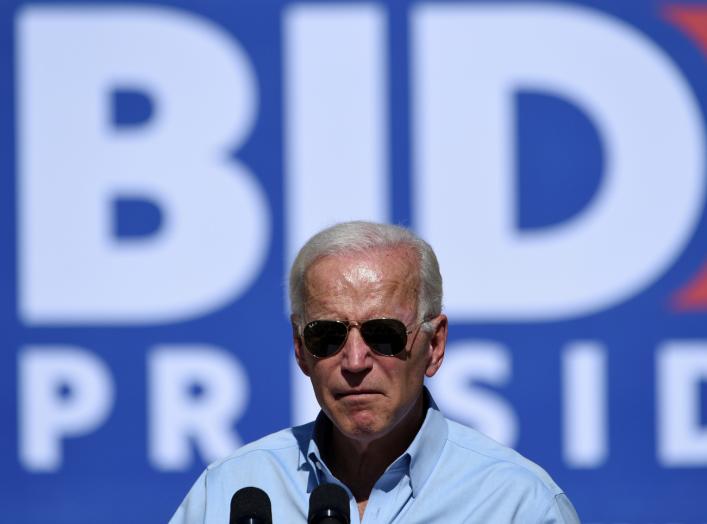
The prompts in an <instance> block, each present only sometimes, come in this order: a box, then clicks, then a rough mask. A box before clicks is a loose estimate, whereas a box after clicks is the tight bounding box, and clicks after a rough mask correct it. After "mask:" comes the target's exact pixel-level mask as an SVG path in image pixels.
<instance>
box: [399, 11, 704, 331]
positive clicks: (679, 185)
mask: <svg viewBox="0 0 707 524" xmlns="http://www.w3.org/2000/svg"><path fill="white" fill-rule="evenodd" d="M412 38H413V53H412V56H413V79H414V83H413V87H414V93H413V95H414V96H413V117H414V119H415V121H414V124H415V125H414V135H413V136H414V143H413V151H414V153H415V154H414V159H413V172H414V183H415V191H414V195H415V197H416V200H415V205H414V207H413V210H414V211H415V213H416V218H415V224H416V226H417V228H418V229H419V231H420V232H421V233H422V235H423V236H424V237H425V238H427V239H428V240H429V241H430V242H431V243H432V244H433V245H434V246H435V247H436V249H437V253H438V255H439V259H440V264H441V266H442V267H443V268H444V272H445V275H444V276H445V284H447V286H446V289H447V290H448V293H447V295H446V297H445V303H446V308H447V311H448V313H449V315H450V316H451V317H453V318H454V319H456V320H458V321H479V320H488V319H493V320H514V321H518V320H520V321H534V320H542V319H555V318H562V317H571V316H576V315H583V314H587V313H590V312H594V311H598V310H602V309H604V308H606V307H608V306H611V305H613V304H616V303H619V302H620V301H622V300H625V299H627V298H629V297H630V296H632V294H634V293H636V292H638V291H640V290H641V289H643V288H644V287H645V286H647V285H649V284H650V283H651V282H653V281H654V279H656V278H657V277H658V276H659V275H660V274H661V272H663V271H664V270H665V269H666V268H667V267H669V266H670V264H671V263H672V262H673V260H674V259H675V257H676V256H677V255H678V254H679V253H681V251H682V249H683V247H684V245H685V244H686V242H687V241H688V240H689V239H690V237H691V235H692V233H693V230H694V227H695V225H696V222H697V220H698V219H699V217H700V215H701V212H702V202H703V186H704V180H703V179H704V166H705V164H704V141H705V136H704V130H703V128H702V122H701V118H702V117H701V115H702V113H701V111H700V109H699V107H698V105H697V103H696V101H695V98H694V95H693V94H692V92H691V91H690V88H689V86H688V84H687V83H686V81H685V80H684V78H683V77H682V75H681V73H680V71H679V70H678V69H677V68H676V67H675V65H674V64H673V63H672V62H671V61H670V59H669V58H668V56H667V55H666V54H665V53H664V52H663V51H662V50H661V49H660V48H658V47H657V46H655V44H653V43H652V42H651V41H650V40H648V39H647V38H646V37H645V36H644V35H642V34H641V33H640V32H638V31H636V30H635V29H633V28H632V27H630V26H629V25H627V24H625V23H623V22H620V21H618V20H616V19H614V18H611V17H609V16H606V15H603V14H600V13H599V12H595V11H591V10H589V9H586V8H581V7H575V6H568V5H567V6H562V5H542V4H539V5H532V4H530V5H526V4H523V5H520V4H518V5H516V4H512V5H501V6H496V5H491V4H480V5H469V4H446V5H445V4H432V3H430V4H424V5H422V6H420V7H418V8H416V9H415V11H414V13H413V26H412ZM524 89H529V90H533V91H537V92H543V93H547V94H551V95H554V96H558V97H561V98H563V99H565V100H567V101H569V102H570V103H572V104H573V105H575V106H576V107H577V108H579V109H580V110H582V111H583V112H584V113H585V114H586V116H587V117H588V118H589V119H590V120H591V121H592V122H593V124H594V126H595V128H596V130H597V132H598V134H599V136H600V139H601V141H602V146H603V150H604V158H605V171H604V173H603V177H602V185H601V186H600V188H599V190H598V192H597V194H596V195H595V197H594V198H593V200H592V201H591V202H590V203H589V204H588V205H587V206H586V207H585V208H584V209H582V211H581V212H579V213H578V214H577V215H575V216H574V217H572V219H570V220H567V221H566V222H564V223H562V224H558V225H556V226H553V227H548V228H544V229H541V230H536V231H529V232H521V231H519V230H518V229H517V227H516V223H515V216H516V209H515V202H516V193H515V192H516V187H515V184H514V179H515V177H514V175H515V173H514V166H515V162H516V159H517V157H516V154H515V150H514V136H515V132H514V125H513V123H514V120H515V119H514V114H513V111H514V100H515V98H514V97H515V95H516V94H517V93H518V92H519V91H522V90H524ZM567 176H568V177H571V176H572V173H567Z"/></svg>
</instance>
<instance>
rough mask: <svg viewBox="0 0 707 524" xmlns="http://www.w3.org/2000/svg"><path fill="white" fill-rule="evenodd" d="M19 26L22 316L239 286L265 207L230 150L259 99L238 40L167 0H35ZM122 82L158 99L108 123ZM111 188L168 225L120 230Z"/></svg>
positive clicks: (166, 314)
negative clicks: (126, 235) (144, 116)
mask: <svg viewBox="0 0 707 524" xmlns="http://www.w3.org/2000/svg"><path fill="white" fill-rule="evenodd" d="M17 35H18V43H17V44H18V45H17V48H18V55H17V63H18V95H19V98H20V103H19V109H18V111H19V117H18V123H19V128H18V143H19V212H20V215H19V216H20V220H19V232H18V236H19V238H20V283H19V284H20V293H19V302H20V312H21V315H22V319H23V321H25V322H28V323H43V324H51V323H61V324H71V323H80V324H87V323H111V324H116V323H132V324H135V323H138V324H139V323H155V322H168V321H175V320H183V319H188V318H192V317H194V316H198V315H200V314H204V313H206V312H209V311H211V310H212V309H214V308H217V307H220V306H221V305H222V304H223V303H224V302H227V301H229V300H232V299H233V298H234V297H235V296H236V295H238V294H239V293H241V292H243V291H244V290H245V289H246V288H247V286H248V285H249V284H250V283H251V281H252V280H253V278H254V277H255V276H256V275H257V272H258V271H259V269H260V265H261V262H262V259H263V256H264V254H265V250H266V247H267V245H268V242H269V238H270V223H269V221H270V217H269V212H268V210H267V207H266V202H265V197H264V194H263V191H262V188H261V187H260V185H259V183H258V182H257V181H256V179H255V177H254V176H253V174H252V173H251V172H250V171H249V170H248V168H247V167H246V166H245V165H243V164H242V163H240V162H238V161H237V160H234V159H233V158H232V155H233V152H234V151H235V150H236V149H237V148H238V147H239V146H240V145H241V144H242V143H243V142H244V141H245V140H246V138H247V137H248V134H249V133H250V131H251V129H252V127H253V122H254V119H255V114H256V106H257V91H256V89H257V88H256V81H255V77H254V72H253V69H252V67H251V65H250V63H249V61H248V58H247V57H246V55H245V54H244V52H243V51H242V50H241V48H240V46H239V45H238V44H237V43H236V42H234V41H233V40H232V39H231V38H230V37H228V36H227V35H225V34H224V33H223V32H222V31H221V30H220V29H219V28H218V27H217V26H215V25H213V24H210V23H209V22H208V21H205V20H202V19H199V18H197V17H195V16H194V15H191V14H189V13H186V12H180V11H177V10H174V9H170V8H164V7H161V8H155V7H104V6H101V7H91V6H80V7H79V6H76V7H65V6H62V7H55V6H29V7H25V8H23V9H22V10H21V11H20V13H19V15H18V22H17ZM124 88H128V89H132V90H136V91H138V92H140V93H144V94H145V96H147V97H148V99H149V100H151V101H152V106H153V112H152V116H151V118H149V120H147V121H146V122H145V123H143V124H142V125H139V126H137V125H136V126H130V127H125V126H123V127H114V126H112V124H111V122H112V120H111V111H110V109H111V104H110V102H111V100H112V98H111V96H112V95H113V94H114V93H115V92H116V90H119V89H124ZM119 197H131V198H136V197H137V198H142V199H145V200H148V201H149V202H152V203H154V204H155V205H156V206H157V207H158V209H160V211H161V215H162V217H163V220H162V224H161V227H160V228H159V229H158V230H157V231H156V232H155V233H153V234H152V235H150V236H144V237H139V238H138V239H137V240H135V239H132V240H130V241H128V240H125V239H123V240H119V239H117V238H115V237H113V236H112V235H111V230H112V225H113V224H112V222H111V213H110V210H111V204H112V203H114V202H115V200H116V199H117V198H119Z"/></svg>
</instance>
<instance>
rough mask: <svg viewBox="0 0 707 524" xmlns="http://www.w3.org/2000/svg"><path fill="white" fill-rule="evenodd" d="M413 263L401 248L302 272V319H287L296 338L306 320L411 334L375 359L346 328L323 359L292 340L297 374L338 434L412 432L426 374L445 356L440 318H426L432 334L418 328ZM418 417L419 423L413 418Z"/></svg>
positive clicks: (363, 436) (364, 438) (362, 437)
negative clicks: (382, 322) (367, 324)
mask: <svg viewBox="0 0 707 524" xmlns="http://www.w3.org/2000/svg"><path fill="white" fill-rule="evenodd" d="M418 287H419V286H418V271H417V261H416V259H415V258H414V256H413V254H412V253H411V252H410V250H408V249H404V248H396V249H379V250H373V251H372V252H370V253H366V254H365V255H363V256H362V255H360V254H356V255H345V254H341V255H332V256H326V257H323V258H321V259H319V260H317V261H316V262H315V263H314V264H313V265H312V266H311V267H310V268H309V270H308V271H307V273H306V281H305V317H306V318H303V319H295V318H293V323H295V324H296V333H298V332H299V331H298V329H299V327H301V326H303V325H304V324H306V323H307V322H309V321H311V320H321V319H332V320H357V321H363V320H368V319H372V318H396V319H399V320H401V321H402V322H403V323H404V324H405V325H406V326H408V328H409V329H413V334H412V335H410V336H409V337H408V344H407V348H406V350H405V351H403V352H402V353H400V354H399V355H396V356H392V357H390V356H383V355H378V354H376V353H374V352H373V350H371V348H370V347H368V346H367V345H366V343H365V342H364V340H363V338H362V337H361V333H360V331H359V329H358V327H352V328H351V330H350V331H349V335H348V338H347V339H346V343H345V345H344V347H343V348H342V349H341V351H339V352H338V353H336V354H335V355H333V356H331V357H327V358H322V359H319V358H316V357H314V356H312V355H311V354H310V353H309V352H308V351H307V350H306V348H305V347H304V346H303V344H302V342H301V339H300V337H299V336H297V334H296V336H295V352H296V355H297V361H298V363H299V365H300V368H301V369H302V371H303V372H304V373H305V374H306V375H308V376H309V377H310V379H311V380H312V386H313V388H314V393H315V395H316V397H317V400H318V401H319V404H320V406H321V407H322V409H323V410H324V412H325V413H326V414H327V416H328V417H329V418H330V419H331V421H332V422H333V423H334V425H335V427H336V428H337V429H338V430H339V432H340V433H341V434H343V435H344V436H345V437H347V438H349V439H351V440H354V441H358V442H360V443H363V444H365V443H368V442H371V441H373V440H377V439H380V438H383V437H385V436H386V435H388V434H390V433H391V432H394V430H395V429H402V428H406V427H408V426H410V427H414V429H413V431H415V430H416V429H417V426H416V425H415V424H416V423H419V422H420V421H421V416H422V415H421V413H419V412H415V411H414V410H413V407H414V406H415V404H416V403H418V405H419V400H420V395H421V392H422V383H423V380H424V377H425V375H427V376H432V375H434V374H435V372H436V371H437V369H438V368H439V366H440V364H441V361H442V357H443V355H444V342H445V339H446V326H447V324H446V318H445V317H444V316H443V315H440V316H439V317H436V318H435V319H433V320H432V323H433V325H434V326H435V331H434V332H433V334H429V333H427V332H424V331H422V330H418V329H417V326H418V323H417V290H418ZM413 419H419V420H413Z"/></svg>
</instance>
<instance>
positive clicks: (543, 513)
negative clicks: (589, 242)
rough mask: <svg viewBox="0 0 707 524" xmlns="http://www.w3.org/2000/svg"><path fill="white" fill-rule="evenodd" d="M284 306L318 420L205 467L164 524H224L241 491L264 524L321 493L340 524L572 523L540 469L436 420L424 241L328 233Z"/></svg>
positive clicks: (435, 299) (441, 339) (399, 235)
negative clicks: (334, 504) (347, 519)
mask: <svg viewBox="0 0 707 524" xmlns="http://www.w3.org/2000/svg"><path fill="white" fill-rule="evenodd" d="M290 299H291V306H292V330H293V338H294V346H295V355H296V357H297V362H298V364H299V367H300V368H301V370H302V372H303V373H304V374H305V375H307V376H308V377H309V378H310V379H311V381H312V387H313V388H314V393H315V394H316V397H317V401H318V402H319V405H320V406H321V408H322V410H321V412H320V414H319V416H318V417H317V420H316V421H314V422H312V423H310V424H307V425H304V426H299V427H294V428H290V429H286V430H284V431H280V432H278V433H274V434H272V435H269V436H266V437H264V438H263V439H261V440H258V441H256V442H253V443H251V444H249V445H246V446H244V447H242V448H241V449H239V450H238V451H236V452H235V453H233V454H232V455H231V456H229V457H227V458H225V459H223V460H221V461H219V462H217V463H215V464H212V465H211V466H209V467H208V468H207V469H206V471H205V472H204V473H203V474H202V475H201V477H199V479H198V480H197V481H196V483H195V484H194V486H193V487H192V489H191V491H190V492H189V494H188V495H187V497H186V498H185V500H184V502H183V503H182V505H181V506H180V507H179V508H178V509H177V512H176V513H175V515H174V517H173V518H172V521H171V522H172V523H174V524H178V523H197V522H198V523H214V524H221V523H225V522H227V519H228V514H229V503H230V498H231V495H232V494H233V493H234V492H235V491H236V490H238V489H240V488H243V487H245V486H256V487H259V488H261V489H263V490H265V491H266V492H267V493H268V494H269V496H270V499H271V501H272V517H273V522H275V523H279V522H282V523H285V522H305V521H306V519H307V507H308V499H309V494H310V493H311V492H312V490H313V489H314V488H315V487H316V486H317V485H319V484H321V483H325V482H327V483H336V484H339V485H342V486H343V487H345V489H346V492H347V494H348V495H349V501H350V507H351V521H352V522H380V523H384V522H385V523H387V522H396V523H403V522H404V523H412V522H416V523H431V522H450V523H462V522H464V523H479V524H489V523H494V524H495V523H523V524H525V523H566V524H567V523H576V522H579V519H578V518H577V515H576V513H575V511H574V509H573V507H572V505H571V503H570V502H569V500H568V499H567V497H566V496H565V495H564V494H563V492H562V491H561V490H560V488H559V487H558V486H557V485H556V484H555V483H554V482H553V481H552V479H550V477H549V476H548V475H547V474H546V473H545V472H544V471H543V470H542V469H541V468H540V467H538V466H537V465H535V464H533V463H532V462H530V461H528V460H526V459H524V458H523V457H521V456H520V455H519V454H518V453H516V452H514V451H513V450H510V449H508V448H505V447H503V446H501V445H499V444H498V443H496V442H494V441H492V440H491V439H489V438H487V437H485V436H483V435H481V434H480V433H478V432H476V431H474V430H473V429H470V428H467V427H464V426H461V425H459V424H457V423H455V422H452V421H450V420H447V419H446V418H445V417H444V416H443V415H442V414H441V413H440V411H439V410H438V408H437V406H436V405H435V403H434V401H433V400H432V398H431V397H430V395H429V393H428V392H427V390H426V389H425V388H424V386H423V381H424V378H425V377H426V376H427V377H432V376H433V375H434V374H435V373H436V372H437V370H438V369H439V367H440V365H441V364H442V360H443V358H444V348H445V342H446V339H447V317H446V316H445V315H443V314H442V312H441V305H442V278H441V276H440V272H439V267H438V264H437V259H436V257H435V255H434V252H433V251H432V249H431V248H430V246H429V245H428V244H427V243H426V242H424V241H423V240H421V239H419V238H417V237H416V236H415V235H413V234H412V233H411V232H410V231H408V230H406V229H403V228H400V227H396V226H390V225H382V224H373V223H367V222H349V223H344V224H339V225H336V226H333V227H331V228H329V229H326V230H324V231H322V232H320V233H318V234H317V235H315V236H314V237H313V238H312V239H310V240H309V242H307V244H305V246H304V247H303V248H302V250H301V251H300V252H299V254H298V256H297V258H296V259H295V262H294V264H293V266H292V270H291V273H290Z"/></svg>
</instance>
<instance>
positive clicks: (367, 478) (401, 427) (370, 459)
mask: <svg viewBox="0 0 707 524" xmlns="http://www.w3.org/2000/svg"><path fill="white" fill-rule="evenodd" d="M424 408H425V406H424V397H423V395H422V394H420V396H419V397H418V399H417V400H416V401H415V404H414V405H413V406H412V408H411V409H410V411H409V412H408V413H407V414H406V415H405V417H404V418H403V420H401V421H400V423H398V424H397V425H396V426H395V427H394V428H393V429H392V430H391V431H390V432H388V433H386V434H385V435H383V436H381V437H378V438H371V439H357V438H350V437H347V436H346V435H344V434H343V433H341V432H340V431H339V430H338V429H337V428H336V426H332V435H331V437H332V438H331V445H330V446H329V447H328V449H327V450H326V452H325V453H326V459H325V460H326V462H327V464H329V467H330V468H331V470H332V473H333V474H334V476H336V477H337V478H338V479H339V480H341V481H342V482H343V483H344V484H346V485H347V486H348V487H349V489H350V490H351V492H352V493H353V495H354V497H355V498H356V501H357V502H359V504H360V503H362V502H364V503H365V501H367V500H368V497H369V495H370V494H371V490H372V489H373V486H374V485H375V483H376V481H377V480H378V479H379V478H380V476H381V475H382V474H383V473H384V472H385V470H386V469H387V468H388V466H390V465H391V464H392V463H393V461H394V460H395V459H397V458H398V457H399V456H400V455H402V454H403V452H404V451H405V450H406V449H407V448H408V447H409V446H410V443H411V442H412V441H413V439H414V438H415V435H417V432H418V430H419V429H420V426H421V425H422V421H423V420H424V417H425V413H424Z"/></svg>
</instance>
